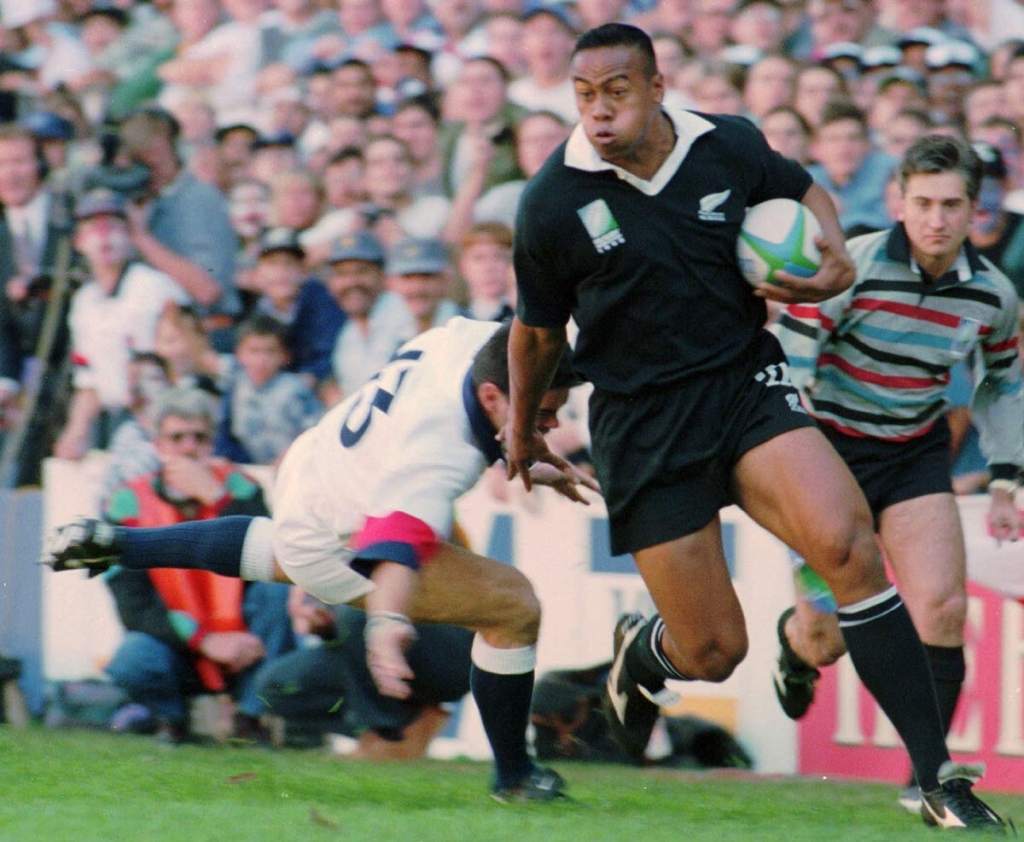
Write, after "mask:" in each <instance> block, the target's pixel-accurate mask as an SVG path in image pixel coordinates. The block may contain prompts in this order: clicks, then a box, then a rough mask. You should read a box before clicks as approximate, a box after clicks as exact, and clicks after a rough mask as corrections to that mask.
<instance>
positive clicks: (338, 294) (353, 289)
mask: <svg viewBox="0 0 1024 842" xmlns="http://www.w3.org/2000/svg"><path fill="white" fill-rule="evenodd" d="M327 289H328V290H329V291H330V293H331V295H332V296H333V297H334V300H335V301H336V302H338V306H339V307H341V309H342V310H344V311H345V312H346V313H347V314H348V316H349V317H350V318H353V319H365V318H366V317H367V316H368V315H369V313H370V308H372V307H373V305H374V303H375V302H376V301H377V298H378V297H379V296H380V294H381V292H382V291H383V289H384V269H383V268H382V267H381V266H378V265H377V264H376V263H367V262H366V261H364V260H342V261H340V262H339V263H332V264H331V266H330V276H329V277H328V279H327Z"/></svg>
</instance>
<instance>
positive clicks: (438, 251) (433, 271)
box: [387, 237, 448, 275]
mask: <svg viewBox="0 0 1024 842" xmlns="http://www.w3.org/2000/svg"><path fill="white" fill-rule="evenodd" d="M447 268H448V252H447V250H446V249H445V245H444V243H442V242H441V241H440V240H425V239H419V238H416V237H408V238H406V239H404V240H400V241H399V242H398V243H396V244H395V247H394V248H393V249H391V251H390V252H389V253H388V260H387V273H388V274H389V275H438V274H440V273H441V272H443V271H445V269H447Z"/></svg>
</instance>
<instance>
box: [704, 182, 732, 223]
mask: <svg viewBox="0 0 1024 842" xmlns="http://www.w3.org/2000/svg"><path fill="white" fill-rule="evenodd" d="M730 195H732V189H731V188H730V189H729V190H723V191H722V192H721V193H708V195H707V196H705V197H704V198H703V199H701V200H700V209H699V210H698V211H697V216H698V217H700V218H701V219H703V220H704V221H705V222H725V214H724V213H723V212H722V211H720V210H716V208H720V207H721V206H722V205H723V204H725V202H726V200H727V199H728V198H729V196H730Z"/></svg>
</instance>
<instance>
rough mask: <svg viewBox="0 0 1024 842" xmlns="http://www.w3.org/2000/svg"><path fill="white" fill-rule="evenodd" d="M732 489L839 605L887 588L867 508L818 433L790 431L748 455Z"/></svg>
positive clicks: (854, 483) (735, 471)
mask: <svg viewBox="0 0 1024 842" xmlns="http://www.w3.org/2000/svg"><path fill="white" fill-rule="evenodd" d="M733 483H734V493H735V495H736V499H737V501H738V502H739V504H740V505H741V506H742V508H743V509H744V510H745V511H746V512H747V514H749V515H750V516H751V517H752V518H753V519H754V520H755V521H757V523H759V524H760V525H761V526H763V527H764V528H765V529H767V530H768V531H769V532H771V533H772V534H773V535H775V536H776V537H777V538H779V539H780V540H782V541H784V542H785V543H786V544H788V545H789V546H790V547H792V548H793V549H794V550H795V551H796V552H797V553H799V554H800V555H801V556H802V557H803V558H804V559H805V560H806V562H807V564H808V565H809V566H810V567H811V569H812V570H814V571H815V572H816V573H818V574H819V575H820V576H821V577H822V578H823V579H824V580H825V581H826V582H827V583H828V585H829V587H830V588H831V589H832V592H833V593H834V594H835V596H836V599H837V600H838V602H839V604H840V605H848V604H850V603H852V602H856V601H858V600H861V599H865V598H867V597H869V596H873V595H875V594H877V593H879V592H880V591H881V590H883V589H884V588H885V586H886V580H885V571H884V569H883V567H882V564H881V560H880V557H879V554H878V549H877V547H876V545H875V538H874V529H873V524H872V519H871V512H870V511H869V509H868V505H867V501H866V500H865V499H864V495H863V493H862V492H861V490H860V487H859V486H858V485H857V481H856V480H855V479H854V477H853V474H851V473H850V470H849V468H847V466H846V463H844V462H843V460H842V459H841V458H840V457H839V454H838V453H836V451H835V449H834V448H833V447H832V445H830V444H829V443H828V441H827V440H826V439H825V437H824V436H823V435H822V434H821V433H820V432H819V431H818V430H817V429H814V428H811V427H804V428H801V429H797V430H791V431H789V432H786V433H783V434H782V435H779V436H776V437H775V438H772V439H769V440H768V441H766V442H764V443H762V444H760V445H758V446H757V447H754V448H753V449H751V450H749V451H747V452H746V453H745V454H743V456H742V457H740V459H739V461H738V462H737V463H736V466H735V468H734V469H733Z"/></svg>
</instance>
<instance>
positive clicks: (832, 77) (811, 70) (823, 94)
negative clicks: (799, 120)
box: [793, 67, 843, 126]
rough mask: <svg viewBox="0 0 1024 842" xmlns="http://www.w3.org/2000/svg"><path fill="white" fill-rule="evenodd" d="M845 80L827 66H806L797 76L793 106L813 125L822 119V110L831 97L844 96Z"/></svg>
mask: <svg viewBox="0 0 1024 842" xmlns="http://www.w3.org/2000/svg"><path fill="white" fill-rule="evenodd" d="M842 94H843V81H842V79H841V78H840V77H839V75H838V74H837V73H836V72H835V71H834V70H830V69H828V68H827V67H806V68H804V69H803V70H801V71H800V72H799V73H798V74H797V77H796V83H795V84H794V87H793V107H794V108H796V110H797V111H799V112H800V114H801V115H802V116H803V118H804V119H805V120H806V121H807V122H808V123H810V124H811V125H812V126H816V125H818V123H819V122H820V121H821V112H822V111H823V110H824V108H825V103H826V102H828V101H829V100H830V99H835V98H836V97H839V96H842Z"/></svg>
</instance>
